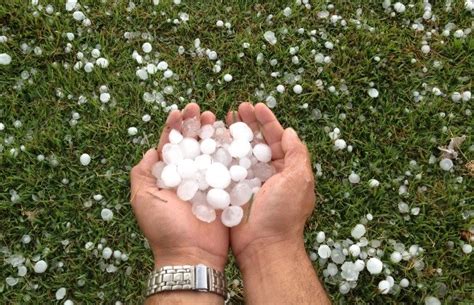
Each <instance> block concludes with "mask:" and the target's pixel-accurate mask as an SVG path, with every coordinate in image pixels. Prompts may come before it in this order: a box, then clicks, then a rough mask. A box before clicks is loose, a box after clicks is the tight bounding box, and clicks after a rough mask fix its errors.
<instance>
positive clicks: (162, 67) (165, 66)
mask: <svg viewBox="0 0 474 305" xmlns="http://www.w3.org/2000/svg"><path fill="white" fill-rule="evenodd" d="M156 67H157V68H158V70H160V71H165V70H166V69H168V63H167V62H166V61H160V62H159V63H158V65H157V66H156Z"/></svg>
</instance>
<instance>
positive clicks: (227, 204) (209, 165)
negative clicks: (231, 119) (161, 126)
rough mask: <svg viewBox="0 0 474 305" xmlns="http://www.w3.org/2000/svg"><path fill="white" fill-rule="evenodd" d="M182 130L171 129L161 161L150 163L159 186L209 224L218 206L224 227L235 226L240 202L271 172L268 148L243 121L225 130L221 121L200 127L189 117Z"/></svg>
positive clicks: (253, 192)
mask: <svg viewBox="0 0 474 305" xmlns="http://www.w3.org/2000/svg"><path fill="white" fill-rule="evenodd" d="M181 131H182V133H181V132H180V131H178V130H176V129H173V130H171V132H170V134H169V143H167V144H165V145H164V146H163V150H162V159H163V161H160V162H157V163H156V164H154V165H153V168H152V174H153V176H155V177H156V178H157V186H158V188H160V189H174V190H176V194H177V196H178V197H179V198H180V199H181V200H183V201H188V202H189V203H191V204H192V212H193V214H194V215H195V216H196V217H197V218H198V219H199V220H201V221H204V222H208V223H210V222H213V221H214V220H215V219H216V210H222V214H221V221H222V223H223V224H224V225H225V226H227V227H233V226H236V225H238V224H239V223H240V222H241V220H242V217H243V214H244V213H243V209H242V206H243V205H245V204H246V203H247V202H249V201H250V200H251V198H252V195H253V194H255V193H257V192H258V190H259V189H260V186H261V185H262V183H263V182H265V181H266V180H267V179H269V178H270V177H271V176H272V175H273V174H274V172H275V169H274V167H273V166H272V165H271V159H272V153H271V149H270V147H269V146H268V145H267V144H266V143H265V140H264V138H263V136H262V134H261V133H260V132H256V133H254V132H252V130H251V129H250V127H249V126H248V125H247V124H245V123H243V122H236V123H234V124H232V125H230V126H229V128H226V126H225V124H224V123H223V122H222V121H217V122H215V123H214V124H212V125H211V124H208V125H203V126H201V124H200V121H199V120H198V119H197V118H191V119H187V120H185V121H184V122H183V124H182V127H181Z"/></svg>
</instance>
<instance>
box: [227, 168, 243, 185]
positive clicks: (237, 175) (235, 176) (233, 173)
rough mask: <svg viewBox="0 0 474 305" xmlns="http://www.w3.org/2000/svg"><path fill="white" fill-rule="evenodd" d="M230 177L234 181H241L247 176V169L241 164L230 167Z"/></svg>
mask: <svg viewBox="0 0 474 305" xmlns="http://www.w3.org/2000/svg"><path fill="white" fill-rule="evenodd" d="M229 172H230V177H231V179H232V180H233V181H235V182H239V181H242V180H244V179H245V178H246V177H247V169H246V168H245V167H243V166H240V165H233V166H231V167H230V169H229Z"/></svg>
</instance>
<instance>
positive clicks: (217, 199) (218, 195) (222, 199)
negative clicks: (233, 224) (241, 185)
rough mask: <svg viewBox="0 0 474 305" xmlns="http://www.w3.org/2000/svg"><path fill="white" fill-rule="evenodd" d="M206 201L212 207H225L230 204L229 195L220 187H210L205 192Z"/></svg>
mask: <svg viewBox="0 0 474 305" xmlns="http://www.w3.org/2000/svg"><path fill="white" fill-rule="evenodd" d="M206 199H207V203H208V204H209V205H210V206H211V207H212V208H214V209H221V210H223V209H225V208H226V207H228V206H229V204H230V195H229V193H227V192H226V191H224V190H222V189H216V188H213V189H210V190H209V192H207V196H206Z"/></svg>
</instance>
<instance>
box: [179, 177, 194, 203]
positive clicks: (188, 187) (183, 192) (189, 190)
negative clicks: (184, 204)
mask: <svg viewBox="0 0 474 305" xmlns="http://www.w3.org/2000/svg"><path fill="white" fill-rule="evenodd" d="M198 189H199V184H198V183H197V182H196V181H195V180H187V181H184V182H183V183H181V184H180V185H179V186H178V189H177V190H176V195H178V198H179V199H181V200H183V201H188V200H191V199H192V198H193V197H194V195H196V192H197V191H198Z"/></svg>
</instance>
